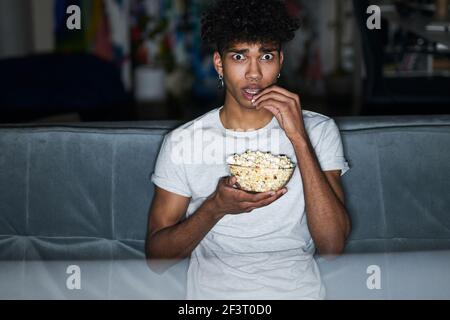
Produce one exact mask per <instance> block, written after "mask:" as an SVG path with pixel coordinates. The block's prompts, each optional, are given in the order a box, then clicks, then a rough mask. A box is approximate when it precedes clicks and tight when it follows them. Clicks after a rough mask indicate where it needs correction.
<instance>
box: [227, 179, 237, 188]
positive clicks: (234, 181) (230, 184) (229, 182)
mask: <svg viewBox="0 0 450 320" xmlns="http://www.w3.org/2000/svg"><path fill="white" fill-rule="evenodd" d="M236 181H237V179H236V177H235V176H229V177H227V179H226V184H227V186H229V187H232V186H234V184H235V183H236Z"/></svg>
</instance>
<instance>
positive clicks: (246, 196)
mask: <svg viewBox="0 0 450 320" xmlns="http://www.w3.org/2000/svg"><path fill="white" fill-rule="evenodd" d="M275 194H276V192H274V191H267V192H259V193H256V194H252V193H248V192H246V191H242V192H239V194H238V199H239V200H238V201H240V202H243V204H248V203H250V204H255V203H257V202H259V201H261V200H264V199H267V198H270V197H273V196H274V195H275Z"/></svg>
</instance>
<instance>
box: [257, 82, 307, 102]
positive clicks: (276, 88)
mask: <svg viewBox="0 0 450 320" xmlns="http://www.w3.org/2000/svg"><path fill="white" fill-rule="evenodd" d="M269 92H278V93H281V94H283V95H285V96H288V97H290V98H292V99H294V100H295V101H297V102H298V103H299V104H300V98H299V96H298V95H297V94H295V93H292V92H290V91H288V90H286V89H284V88H281V87H279V86H271V87H268V88H266V89H264V90H263V91H261V92H260V93H258V94H257V95H256V96H254V97H253V98H254V99H258V98H259V97H260V96H262V95H264V94H267V93H269Z"/></svg>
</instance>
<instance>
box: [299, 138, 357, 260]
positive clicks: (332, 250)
mask: <svg viewBox="0 0 450 320" xmlns="http://www.w3.org/2000/svg"><path fill="white" fill-rule="evenodd" d="M291 141H292V144H293V146H294V150H295V154H296V157H297V163H298V166H299V170H300V175H301V179H302V182H303V190H304V196H305V206H306V215H307V220H308V228H309V231H310V233H311V236H312V238H313V240H314V243H315V245H316V248H317V249H318V250H319V253H320V254H322V255H337V254H340V253H342V251H343V250H344V246H345V239H346V238H347V236H348V234H349V233H350V219H349V218H348V214H347V210H346V208H345V205H344V192H343V190H342V186H341V182H340V174H341V170H335V171H322V170H321V168H320V165H319V161H318V160H317V157H316V154H315V152H314V149H313V147H312V146H311V143H310V141H309V138H308V137H307V136H306V137H300V136H299V137H297V138H293V139H292V140H291Z"/></svg>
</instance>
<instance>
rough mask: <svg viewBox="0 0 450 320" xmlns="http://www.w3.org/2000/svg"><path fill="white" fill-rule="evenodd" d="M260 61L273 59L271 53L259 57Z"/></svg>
mask: <svg viewBox="0 0 450 320" xmlns="http://www.w3.org/2000/svg"><path fill="white" fill-rule="evenodd" d="M261 59H262V60H272V59H273V54H271V53H266V54H264V55H263V56H262V57H261Z"/></svg>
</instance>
